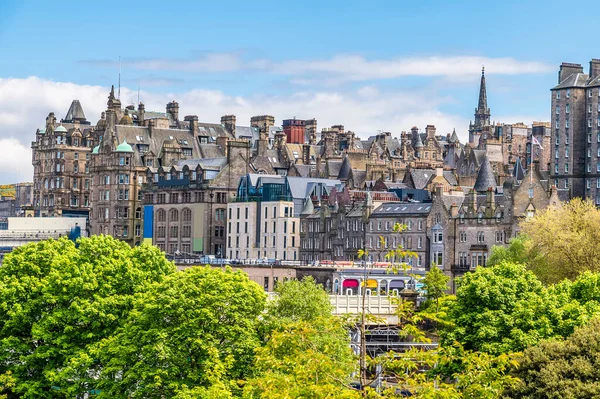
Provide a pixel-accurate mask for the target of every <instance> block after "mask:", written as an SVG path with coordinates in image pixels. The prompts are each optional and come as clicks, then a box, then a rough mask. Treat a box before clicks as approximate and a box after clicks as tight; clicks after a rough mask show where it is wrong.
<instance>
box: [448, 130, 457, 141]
mask: <svg viewBox="0 0 600 399" xmlns="http://www.w3.org/2000/svg"><path fill="white" fill-rule="evenodd" d="M448 142H449V143H458V135H457V134H456V129H453V130H452V136H450V140H448Z"/></svg>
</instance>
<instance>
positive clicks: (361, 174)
mask: <svg viewBox="0 0 600 399" xmlns="http://www.w3.org/2000/svg"><path fill="white" fill-rule="evenodd" d="M352 177H353V179H354V185H355V186H356V187H360V186H362V185H363V183H364V181H365V180H366V178H367V171H366V170H353V171H352Z"/></svg>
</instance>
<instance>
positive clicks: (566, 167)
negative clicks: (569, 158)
mask: <svg viewBox="0 0 600 399" xmlns="http://www.w3.org/2000/svg"><path fill="white" fill-rule="evenodd" d="M565 173H569V164H568V163H566V164H565Z"/></svg>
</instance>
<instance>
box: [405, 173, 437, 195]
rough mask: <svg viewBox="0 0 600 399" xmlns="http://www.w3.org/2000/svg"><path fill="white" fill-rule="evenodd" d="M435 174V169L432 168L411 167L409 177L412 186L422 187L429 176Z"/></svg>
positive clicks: (427, 181)
mask: <svg viewBox="0 0 600 399" xmlns="http://www.w3.org/2000/svg"><path fill="white" fill-rule="evenodd" d="M433 176H435V170H433V169H411V170H410V177H411V179H412V183H413V186H414V187H413V188H416V189H419V190H420V189H424V188H425V187H426V186H427V184H428V183H429V181H430V180H431V178H432V177H433Z"/></svg>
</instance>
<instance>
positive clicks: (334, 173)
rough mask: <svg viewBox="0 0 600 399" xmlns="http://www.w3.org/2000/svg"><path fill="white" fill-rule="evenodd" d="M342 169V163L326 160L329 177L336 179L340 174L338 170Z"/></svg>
mask: <svg viewBox="0 0 600 399" xmlns="http://www.w3.org/2000/svg"><path fill="white" fill-rule="evenodd" d="M341 168H342V161H340V160H333V159H328V160H327V170H328V172H329V177H338V176H339V174H340V169H341Z"/></svg>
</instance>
